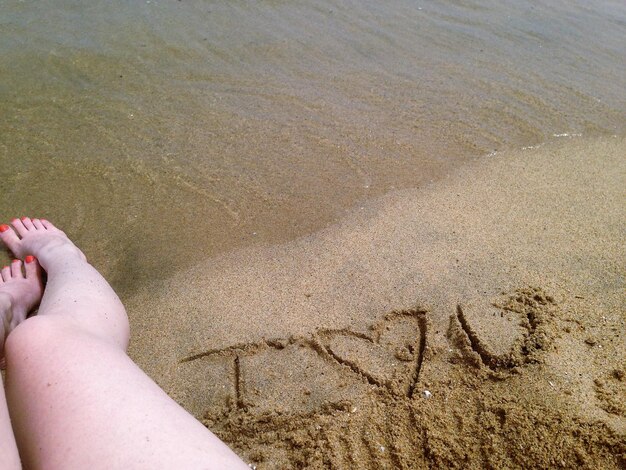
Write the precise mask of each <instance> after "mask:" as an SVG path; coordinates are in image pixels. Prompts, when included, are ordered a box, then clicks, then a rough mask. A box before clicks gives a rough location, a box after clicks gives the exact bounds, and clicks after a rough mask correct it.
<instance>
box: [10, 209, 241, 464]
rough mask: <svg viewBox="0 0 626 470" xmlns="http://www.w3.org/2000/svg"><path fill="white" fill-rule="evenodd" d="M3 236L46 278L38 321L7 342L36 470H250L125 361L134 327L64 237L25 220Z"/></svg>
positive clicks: (20, 437) (27, 450)
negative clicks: (31, 259)
mask: <svg viewBox="0 0 626 470" xmlns="http://www.w3.org/2000/svg"><path fill="white" fill-rule="evenodd" d="M12 225H13V228H11V227H8V226H6V225H4V226H2V227H0V239H1V240H2V241H3V242H4V244H5V245H6V246H7V247H8V248H9V249H10V250H11V251H12V252H13V253H14V254H15V256H16V257H17V258H23V257H25V256H27V255H34V256H35V257H36V258H37V260H38V261H39V263H40V265H41V267H42V268H43V269H44V270H45V271H46V273H47V284H46V288H45V292H44V295H43V298H42V299H41V305H40V307H39V311H38V314H37V315H36V316H34V317H32V318H29V319H27V320H25V321H23V322H22V323H20V324H19V325H17V326H16V327H15V328H14V329H13V330H12V331H11V332H10V333H9V335H8V337H7V340H6V343H5V347H4V349H5V356H6V364H7V366H6V367H7V375H6V398H7V403H8V409H9V411H10V416H11V421H12V423H13V430H14V433H15V440H16V442H17V447H18V449H19V454H20V456H21V459H22V462H23V463H24V466H25V467H27V468H32V469H40V468H46V469H74V468H76V469H83V468H90V469H92V470H95V469H107V470H110V469H154V468H161V469H169V468H171V469H177V470H178V469H181V468H185V469H218V468H219V469H224V468H229V469H237V468H241V469H245V468H248V467H247V465H245V464H244V463H243V462H242V461H241V460H240V459H239V458H238V457H237V456H236V455H235V454H234V453H233V452H232V451H231V450H230V449H229V448H228V447H227V446H226V445H225V444H224V443H222V442H221V441H220V440H219V439H218V438H217V437H216V436H215V435H213V434H212V433H211V432H210V431H208V430H207V429H206V428H205V427H204V426H203V425H202V424H201V423H199V422H198V421H197V420H196V419H195V418H194V417H193V416H191V415H190V414H189V413H187V412H186V411H185V410H184V409H183V408H181V407H180V406H179V405H178V404H177V403H176V402H174V401H173V400H172V399H171V398H170V397H168V396H167V394H166V393H165V392H164V391H163V390H161V388H159V386H158V385H157V384H156V383H155V382H154V381H152V380H151V379H150V378H149V377H148V376H147V375H146V374H145V373H144V372H143V371H142V370H141V369H140V368H139V367H138V366H137V365H136V364H135V363H134V362H133V361H132V360H131V359H130V358H129V357H128V356H127V355H126V347H127V345H128V339H129V326H128V318H127V316H126V311H125V309H124V306H123V305H122V303H121V302H120V300H119V298H118V297H117V295H116V294H115V292H114V291H113V290H112V289H111V287H110V286H109V284H108V283H107V282H106V281H105V279H104V278H103V277H102V276H101V275H100V274H99V273H98V271H96V269H95V268H94V267H93V266H91V265H90V264H89V263H88V262H87V261H86V258H85V256H84V255H83V253H82V252H81V251H80V250H79V249H78V248H77V247H76V246H75V245H74V244H73V243H72V242H71V241H70V240H69V238H67V236H66V235H65V233H63V232H62V231H61V230H59V229H57V228H56V227H54V225H52V224H51V223H50V222H48V221H46V220H43V219H42V220H40V219H30V218H27V217H23V218H22V219H15V220H13V221H12Z"/></svg>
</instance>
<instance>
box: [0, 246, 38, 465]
mask: <svg viewBox="0 0 626 470" xmlns="http://www.w3.org/2000/svg"><path fill="white" fill-rule="evenodd" d="M38 266H39V265H38V264H37V261H36V260H35V259H34V258H32V257H30V258H28V259H27V263H26V267H25V269H26V275H24V273H23V272H22V262H21V261H20V260H14V261H13V262H12V263H11V266H5V267H4V268H2V269H1V270H0V360H1V361H2V363H4V354H3V351H4V340H5V338H6V337H7V335H8V334H9V332H10V331H11V330H13V329H14V328H15V327H16V326H17V325H18V324H19V323H21V322H22V321H24V320H25V319H26V315H28V312H30V311H31V310H32V309H33V308H34V307H35V306H36V305H37V304H38V303H39V301H40V300H41V292H42V285H41V271H40V270H39V267H38ZM0 462H2V465H1V466H2V468H3V469H7V470H19V469H20V468H21V465H20V456H19V454H18V452H17V446H16V444H15V437H14V435H13V429H12V428H11V420H10V419H9V409H8V407H7V402H6V398H5V394H4V386H3V384H2V379H1V378H0Z"/></svg>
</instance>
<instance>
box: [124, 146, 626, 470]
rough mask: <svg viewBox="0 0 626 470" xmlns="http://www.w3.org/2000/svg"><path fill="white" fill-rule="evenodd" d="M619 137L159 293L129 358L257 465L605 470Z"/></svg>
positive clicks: (509, 167)
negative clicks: (572, 469) (602, 469)
mask: <svg viewBox="0 0 626 470" xmlns="http://www.w3.org/2000/svg"><path fill="white" fill-rule="evenodd" d="M625 155H626V141H625V140H624V138H622V137H611V138H604V139H597V140H588V139H567V140H566V141H564V142H557V143H552V144H546V145H544V146H540V148H538V149H528V150H523V151H518V152H511V153H509V154H506V155H495V156H490V157H485V158H483V159H482V160H480V161H478V162H476V163H475V164H472V165H469V166H466V167H464V168H461V169H459V170H458V171H456V172H455V173H454V174H452V175H451V176H450V177H448V178H446V179H445V180H443V181H441V182H439V183H437V184H435V185H432V186H431V187H427V188H424V189H421V190H410V191H404V192H398V193H395V194H391V195H388V196H386V197H384V198H382V199H381V200H379V201H378V202H376V203H374V204H372V205H368V206H367V207H365V208H364V209H363V210H362V211H361V212H360V213H357V214H355V215H353V216H351V217H350V218H348V219H347V220H345V221H344V222H342V223H341V224H339V225H337V226H334V227H331V228H329V229H326V230H324V231H322V232H319V233H317V234H315V235H312V236H308V237H305V238H302V239H299V240H296V241H294V242H290V243H287V244H285V245H279V246H273V247H262V248H256V249H254V248H253V249H246V250H242V251H240V252H236V253H233V254H230V255H227V256H223V257H221V258H216V259H212V260H209V261H207V262H203V263H200V264H198V265H197V266H195V267H194V268H192V269H190V270H187V271H183V272H179V273H176V274H174V275H173V276H172V277H171V278H169V279H167V280H163V281H159V282H155V283H154V284H153V285H150V286H149V287H147V288H146V289H144V290H143V291H140V292H138V293H137V295H136V296H135V297H133V298H132V299H130V301H129V302H128V307H129V311H130V312H131V318H132V326H133V331H134V332H135V333H134V337H133V342H132V348H131V354H132V356H133V357H134V358H135V359H136V360H137V361H138V362H139V364H140V365H141V366H142V367H144V368H145V369H146V370H147V371H148V372H149V373H150V374H151V375H152V376H153V377H155V378H156V380H157V381H158V382H159V383H160V384H161V385H162V386H163V387H164V388H165V389H166V390H167V391H168V392H169V393H170V394H172V395H173V396H174V397H175V398H176V399H177V400H178V401H179V402H180V403H181V404H182V405H183V406H185V407H186V408H187V409H188V410H190V411H191V412H192V413H194V414H195V416H197V417H198V418H199V419H202V420H203V421H204V422H205V423H206V424H207V425H208V426H209V427H210V428H211V429H212V430H214V431H216V432H217V433H218V435H220V436H221V437H222V438H223V439H225V440H226V441H227V442H228V443H229V444H231V445H232V446H233V447H234V448H235V449H236V450H237V451H238V452H239V453H240V454H241V455H242V456H243V457H244V458H245V459H246V460H247V461H248V462H251V463H252V464H253V465H256V466H257V468H259V469H260V468H303V467H305V468H371V469H378V468H427V467H431V466H435V467H449V468H512V467H521V468H530V467H540V468H543V467H556V468H558V467H563V468H621V467H623V465H624V463H625V462H626V461H625V456H626V444H625V442H626V440H625V437H626V414H625V413H626V408H625V407H624V403H625V402H624V396H625V393H626V379H625V373H626V368H625V367H626V346H625V344H626V343H625V341H624V332H625V326H626V325H625V322H626V317H625V309H624V307H625V298H624V274H625V272H624V266H626V264H625V261H626V259H625V258H626V256H625V251H624V246H623V240H624V235H625V234H626V230H625V229H626V225H625V221H626V208H625V207H624V204H623V203H620V201H622V202H623V201H624V200H625V199H624V197H625V196H626V194H625V192H626V191H625V188H626V184H625V183H626V159H625V158H624V156H625Z"/></svg>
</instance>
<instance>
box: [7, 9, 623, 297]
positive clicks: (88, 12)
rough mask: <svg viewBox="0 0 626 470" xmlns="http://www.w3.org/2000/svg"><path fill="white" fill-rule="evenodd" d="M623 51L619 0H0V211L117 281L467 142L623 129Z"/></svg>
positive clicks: (270, 236)
mask: <svg viewBox="0 0 626 470" xmlns="http://www.w3.org/2000/svg"><path fill="white" fill-rule="evenodd" d="M625 57H626V5H625V4H624V3H623V2H620V1H609V0H603V1H544V2H530V1H489V0H481V1H478V0H476V1H452V0H447V1H437V2H433V1H400V0H394V1H391V2H384V3H380V2H374V1H359V2H356V1H354V2H351V1H338V0H327V1H316V2H302V1H290V2H282V1H278V0H275V1H261V2H244V1H216V2H202V1H192V0H189V1H188V0H183V1H162V0H159V1H154V0H150V1H145V2H103V1H98V2H90V3H89V4H84V2H78V1H76V2H73V1H66V0H51V1H48V2H45V3H43V2H37V3H36V2H29V1H5V0H0V176H1V177H2V178H1V179H0V181H1V183H0V187H1V188H2V198H1V199H0V217H1V218H2V219H3V220H6V219H8V218H10V217H12V216H14V215H22V214H33V215H38V214H45V215H46V216H47V217H48V218H50V219H51V220H53V221H58V222H59V224H60V225H62V226H63V227H64V228H66V229H67V230H68V231H69V232H70V234H72V235H73V236H74V237H75V238H77V239H78V240H79V243H80V244H81V246H83V247H84V248H85V251H86V252H87V254H88V256H89V257H90V259H91V260H92V261H93V262H94V263H95V264H96V265H97V266H98V267H100V268H101V269H103V270H104V271H105V272H106V273H107V274H108V277H109V278H110V279H111V280H112V281H113V283H114V284H115V286H116V287H118V288H122V289H124V290H126V291H130V290H132V289H133V288H134V287H135V286H137V285H138V284H139V283H141V282H142V280H143V279H145V278H147V277H155V276H166V275H168V273H169V272H171V271H172V270H174V269H177V268H180V267H183V266H186V265H189V264H193V263H195V262H196V261H198V260H200V259H203V258H206V257H210V256H212V255H215V254H217V253H219V252H224V251H227V250H230V249H233V248H236V247H239V246H243V245H248V244H252V243H274V242H279V241H284V240H287V239H291V238H294V237H296V236H298V235H302V234H304V233H308V232H311V231H314V230H316V229H318V228H320V227H322V226H324V225H327V224H329V223H331V222H333V221H334V220H337V219H338V218H339V217H341V215H342V214H343V213H344V211H346V210H349V209H350V208H352V207H354V205H355V204H357V203H358V202H359V201H361V200H365V199H367V198H371V197H375V196H378V195H381V194H383V193H385V192H388V191H390V190H392V189H396V188H405V187H414V186H420V185H423V184H426V183H428V182H430V181H435V180H437V178H439V177H441V176H442V175H445V174H446V173H448V172H450V171H452V170H453V169H454V168H455V167H457V166H459V165H461V164H463V162H466V161H468V159H471V158H473V157H475V156H478V155H483V154H487V153H490V152H493V151H498V150H504V149H506V148H512V147H513V148H514V147H521V146H532V145H536V144H538V143H540V142H544V141H546V140H551V139H554V138H558V137H555V134H556V135H563V134H567V135H568V136H564V137H560V138H570V137H569V136H572V135H578V134H581V135H583V136H594V135H607V134H620V135H621V134H624V132H625V131H626V92H625V91H624V90H626V61H625V60H624V58H625ZM357 207H358V206H357Z"/></svg>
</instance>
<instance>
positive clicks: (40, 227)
mask: <svg viewBox="0 0 626 470" xmlns="http://www.w3.org/2000/svg"><path fill="white" fill-rule="evenodd" d="M33 225H34V226H35V228H36V229H37V230H45V227H44V226H43V224H42V223H41V220H39V219H33Z"/></svg>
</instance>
